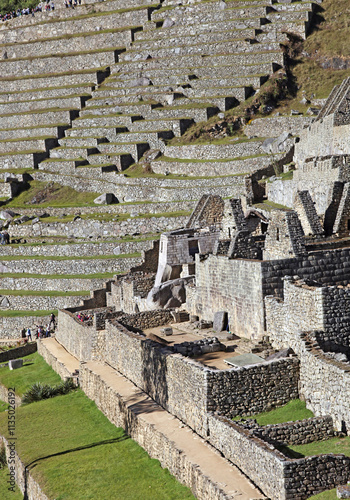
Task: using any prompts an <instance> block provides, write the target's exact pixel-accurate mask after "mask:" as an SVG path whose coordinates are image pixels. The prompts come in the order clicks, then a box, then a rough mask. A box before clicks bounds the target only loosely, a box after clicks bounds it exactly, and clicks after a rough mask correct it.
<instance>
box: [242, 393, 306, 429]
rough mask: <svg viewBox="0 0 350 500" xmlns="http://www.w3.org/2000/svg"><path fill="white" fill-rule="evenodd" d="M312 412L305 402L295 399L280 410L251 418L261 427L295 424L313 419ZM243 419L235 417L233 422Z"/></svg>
mask: <svg viewBox="0 0 350 500" xmlns="http://www.w3.org/2000/svg"><path fill="white" fill-rule="evenodd" d="M313 416H314V414H313V413H312V411H310V410H307V409H306V405H305V401H300V399H293V400H292V401H289V403H287V404H286V405H284V406H281V407H280V408H275V409H274V410H271V411H267V412H264V413H259V414H258V415H253V416H252V417H249V418H254V419H255V420H256V421H257V422H258V424H259V425H270V424H282V423H284V422H295V421H296V420H303V419H304V418H312V417H313ZM241 418H242V417H235V418H234V419H233V420H240V419H241Z"/></svg>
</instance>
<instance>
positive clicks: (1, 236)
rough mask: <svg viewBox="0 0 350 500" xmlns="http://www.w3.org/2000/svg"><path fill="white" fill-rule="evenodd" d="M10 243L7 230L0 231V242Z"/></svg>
mask: <svg viewBox="0 0 350 500" xmlns="http://www.w3.org/2000/svg"><path fill="white" fill-rule="evenodd" d="M9 243H10V235H9V233H8V232H7V231H2V232H1V233H0V244H1V245H8V244H9Z"/></svg>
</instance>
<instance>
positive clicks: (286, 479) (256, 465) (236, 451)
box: [208, 415, 350, 500]
mask: <svg viewBox="0 0 350 500" xmlns="http://www.w3.org/2000/svg"><path fill="white" fill-rule="evenodd" d="M208 422H209V431H210V437H209V441H210V443H211V444H212V445H213V446H214V447H215V448H216V449H218V450H219V451H221V452H222V454H223V455H224V457H225V458H227V459H228V460H230V461H232V462H233V463H235V464H236V465H237V466H238V467H240V469H241V470H242V471H243V472H244V473H245V474H247V476H248V477H250V478H251V479H252V480H253V481H254V482H255V483H256V484H257V485H258V486H259V487H260V488H261V489H262V490H263V492H264V493H265V494H266V495H267V496H269V497H270V498H273V499H274V500H296V499H300V500H304V499H306V498H309V497H310V496H312V495H314V494H317V493H319V492H321V491H323V490H327V489H331V488H334V487H335V486H336V485H340V484H346V482H347V481H348V480H349V478H350V468H349V466H350V458H349V457H346V456H344V455H335V454H328V455H317V456H312V457H305V458H300V459H296V460H292V459H289V458H286V457H285V456H284V455H283V454H282V453H281V452H279V451H278V450H276V449H274V448H273V446H271V445H268V444H267V443H265V442H264V441H262V440H261V439H259V438H257V437H252V435H251V434H250V432H249V431H247V430H245V429H242V428H240V426H239V425H237V424H236V423H235V422H232V421H230V420H227V419H225V418H224V417H219V416H217V415H209V416H208Z"/></svg>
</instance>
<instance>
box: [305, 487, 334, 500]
mask: <svg viewBox="0 0 350 500" xmlns="http://www.w3.org/2000/svg"><path fill="white" fill-rule="evenodd" d="M337 498H338V497H337V490H336V489H335V488H334V489H333V490H327V491H323V492H322V493H319V494H318V495H314V496H312V497H310V499H309V500H337Z"/></svg>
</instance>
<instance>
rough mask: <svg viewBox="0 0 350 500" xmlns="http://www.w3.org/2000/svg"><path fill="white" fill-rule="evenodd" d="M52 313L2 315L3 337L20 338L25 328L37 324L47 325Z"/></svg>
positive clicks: (0, 324) (0, 329)
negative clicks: (42, 314) (40, 314)
mask: <svg viewBox="0 0 350 500" xmlns="http://www.w3.org/2000/svg"><path fill="white" fill-rule="evenodd" d="M49 321H50V315H47V316H21V317H20V316H14V317H12V318H10V317H9V318H7V317H5V316H2V317H0V331H1V338H2V339H20V338H21V337H22V330H23V328H28V327H30V328H32V329H33V328H34V327H35V325H47V324H48V322H49Z"/></svg>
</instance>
